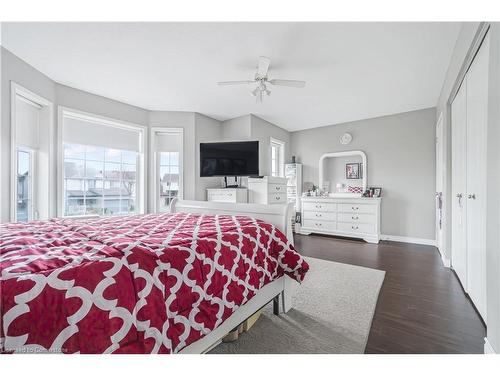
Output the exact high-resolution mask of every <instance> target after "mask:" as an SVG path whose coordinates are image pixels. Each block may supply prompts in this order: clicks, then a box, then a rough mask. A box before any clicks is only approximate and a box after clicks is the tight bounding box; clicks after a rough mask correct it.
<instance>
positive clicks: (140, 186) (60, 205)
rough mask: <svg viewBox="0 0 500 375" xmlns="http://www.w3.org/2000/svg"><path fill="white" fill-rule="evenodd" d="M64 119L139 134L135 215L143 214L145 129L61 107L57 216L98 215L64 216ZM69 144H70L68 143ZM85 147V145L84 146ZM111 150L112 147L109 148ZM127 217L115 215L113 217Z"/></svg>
mask: <svg viewBox="0 0 500 375" xmlns="http://www.w3.org/2000/svg"><path fill="white" fill-rule="evenodd" d="M66 117H69V118H76V119H78V120H83V121H90V122H94V123H99V124H102V125H103V126H111V127H115V128H121V129H128V130H134V131H137V132H138V134H139V145H140V147H139V152H138V157H137V159H138V161H137V180H136V183H137V186H136V204H137V210H136V212H135V214H143V213H145V210H146V204H145V202H146V194H145V193H146V188H145V187H146V173H145V171H146V165H145V154H146V151H147V150H146V136H145V134H146V131H147V127H146V126H143V125H138V124H135V123H131V122H127V121H122V120H117V119H113V118H110V117H105V116H99V115H95V114H92V113H88V112H83V111H79V110H76V109H72V108H68V107H62V106H59V108H58V129H57V146H58V153H57V172H58V173H57V176H58V177H57V215H58V216H59V217H68V218H77V217H96V216H100V215H93V214H91V215H79V216H75V215H72V216H66V215H65V201H64V140H63V127H64V119H65V118H66ZM68 143H71V142H68ZM85 146H87V145H85ZM109 148H110V149H112V148H113V147H109ZM119 215H127V214H115V215H113V216H119Z"/></svg>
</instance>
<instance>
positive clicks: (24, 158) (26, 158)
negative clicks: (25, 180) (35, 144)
mask: <svg viewBox="0 0 500 375" xmlns="http://www.w3.org/2000/svg"><path fill="white" fill-rule="evenodd" d="M29 168H30V153H29V152H28V151H18V152H17V174H18V175H21V176H22V175H28V172H29Z"/></svg>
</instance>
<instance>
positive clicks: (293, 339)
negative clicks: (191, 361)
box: [210, 258, 385, 354]
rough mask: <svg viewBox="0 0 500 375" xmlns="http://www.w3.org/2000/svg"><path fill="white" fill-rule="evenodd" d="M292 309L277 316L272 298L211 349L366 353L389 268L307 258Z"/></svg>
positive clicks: (263, 351)
mask: <svg viewBox="0 0 500 375" xmlns="http://www.w3.org/2000/svg"><path fill="white" fill-rule="evenodd" d="M306 260H307V262H308V263H309V265H310V270H309V273H308V274H307V275H306V279H305V281H304V282H303V283H302V285H299V284H296V286H294V297H293V308H292V309H291V310H290V311H289V312H288V313H287V314H280V315H279V316H276V315H273V312H272V303H271V304H268V305H267V306H266V307H265V309H264V313H263V314H262V316H261V317H260V319H259V320H258V321H257V322H256V323H255V325H254V326H253V327H252V328H251V329H250V330H249V331H248V332H245V333H243V334H242V335H240V337H239V339H238V340H237V341H235V342H232V343H221V344H220V345H219V346H217V347H216V348H214V349H213V350H212V351H210V354H233V353H234V354H268V353H269V354H280V353H283V354H284V353H291V354H300V353H304V354H308V353H310V354H313V353H330V354H337V353H339V354H340V353H354V354H360V353H364V351H365V347H366V342H367V340H368V334H369V332H370V327H371V324H372V319H373V314H374V312H375V306H376V304H377V299H378V294H379V291H380V288H381V287H382V282H383V281H384V277H385V272H384V271H379V270H374V269H371V268H365V267H358V266H352V265H348V264H343V263H336V262H329V261H325V260H320V259H314V258H306Z"/></svg>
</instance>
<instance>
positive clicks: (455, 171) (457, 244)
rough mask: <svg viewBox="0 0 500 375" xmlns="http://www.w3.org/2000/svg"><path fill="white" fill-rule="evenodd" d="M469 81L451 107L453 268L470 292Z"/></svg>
mask: <svg viewBox="0 0 500 375" xmlns="http://www.w3.org/2000/svg"><path fill="white" fill-rule="evenodd" d="M466 91H467V80H464V81H463V83H462V86H461V87H460V89H459V90H458V93H457V96H456V97H455V99H454V100H453V103H452V104H451V124H452V126H451V176H452V177H451V178H452V184H451V186H452V192H451V193H452V195H451V197H452V198H451V202H452V206H451V244H452V249H451V266H452V267H453V270H454V271H455V273H456V274H457V276H458V278H459V279H460V282H461V284H462V287H463V288H464V290H465V291H466V292H467V197H466V194H467V173H466V165H467V143H466V137H467V95H466Z"/></svg>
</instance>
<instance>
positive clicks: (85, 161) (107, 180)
mask: <svg viewBox="0 0 500 375" xmlns="http://www.w3.org/2000/svg"><path fill="white" fill-rule="evenodd" d="M68 145H71V146H79V147H83V148H84V152H83V157H82V156H77V157H75V156H72V157H68V158H67V157H66V155H65V151H66V146H68ZM88 147H90V148H98V149H101V150H102V152H103V154H102V160H98V159H95V158H92V157H89V154H88V153H89V151H88ZM63 150H64V151H63V159H64V162H66V161H69V162H71V161H78V162H81V163H82V165H83V175H82V176H69V177H68V176H66V175H64V172H63V180H64V184H65V185H66V190H65V191H64V193H66V191H67V190H72V189H68V187H67V183H68V181H69V180H72V181H80V182H81V189H82V190H83V191H84V192H87V191H88V189H92V188H93V189H102V192H101V195H97V196H95V197H92V196H88V195H86V194H85V193H84V195H83V202H84V203H83V206H84V207H85V211H87V209H88V208H89V204H88V203H87V202H88V201H90V200H92V199H97V200H101V206H100V207H96V208H98V210H99V213H85V214H83V215H81V214H78V215H68V214H67V212H66V211H67V203H69V202H70V201H75V200H79V199H80V198H73V197H72V198H68V197H67V196H66V197H65V199H64V215H65V217H75V216H80V217H81V216H94V215H99V216H101V215H102V216H120V215H129V214H134V213H136V212H121V204H122V201H123V200H124V199H123V197H124V196H123V195H121V193H120V194H119V195H118V196H114V198H110V196H109V195H106V194H105V189H106V185H107V184H109V185H110V188H111V184H112V183H116V184H118V187H119V189H121V186H123V184H124V183H127V182H130V181H132V180H131V179H128V178H124V176H123V173H122V172H124V171H125V169H124V167H127V166H132V165H133V166H134V170H135V171H136V176H135V179H134V180H133V183H134V184H135V186H136V189H137V185H138V173H137V168H138V165H139V154H138V153H137V152H135V151H132V152H133V153H134V154H136V155H135V160H134V162H133V163H130V162H128V161H124V159H123V155H122V154H120V161H116V160H109V159H107V153H106V152H107V151H111V150H116V151H119V152H120V153H121V152H124V151H125V152H126V150H121V149H112V148H107V147H102V146H92V145H83V144H80V143H75V142H63ZM89 163H100V164H101V165H102V167H103V170H102V172H103V173H102V175H101V176H100V177H95V176H94V177H91V176H89V175H87V171H88V169H87V167H88V165H89ZM109 165H115V166H118V167H119V177H118V178H116V177H109V176H108V175H107V172H109V170H108V169H107V168H108V167H109ZM64 168H65V167H64ZM114 170H116V169H113V171H114ZM91 181H92V182H94V183H96V182H100V183H101V185H102V188H100V187H96V186H91V184H90V182H91ZM95 185H97V184H95ZM136 192H137V190H136ZM130 198H131V196H130V195H129V196H128V200H129V199H130ZM134 198H135V199H134V202H135V206H136V207H137V201H138V196H137V194H135V197H134ZM116 199H118V201H119V205H120V210H119V212H118V213H114V214H106V213H105V212H104V210H105V209H106V205H105V202H106V201H110V200H116Z"/></svg>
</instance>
